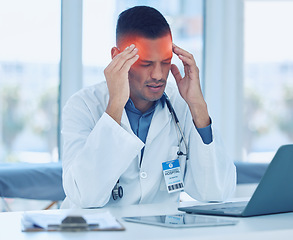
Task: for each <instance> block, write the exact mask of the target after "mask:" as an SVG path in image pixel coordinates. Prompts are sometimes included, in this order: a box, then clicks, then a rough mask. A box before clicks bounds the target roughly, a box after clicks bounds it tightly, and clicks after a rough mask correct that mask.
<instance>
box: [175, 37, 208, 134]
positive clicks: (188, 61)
mask: <svg viewBox="0 0 293 240" xmlns="http://www.w3.org/2000/svg"><path fill="white" fill-rule="evenodd" d="M173 52H174V53H175V54H176V55H177V56H178V57H179V59H180V60H181V61H182V63H183V66H184V77H182V76H181V74H180V71H179V69H178V67H177V66H176V65H175V64H172V65H171V72H172V74H173V76H174V78H175V80H176V83H177V86H178V89H179V92H180V94H181V96H182V98H183V99H184V100H185V101H186V103H187V104H188V106H189V109H190V111H191V114H192V118H193V121H194V124H195V126H196V127H197V128H203V127H206V126H208V125H209V124H210V118H209V114H208V110H207V104H206V102H205V100H204V98H203V94H202V91H201V87H200V80H199V69H198V67H197V65H196V63H195V60H194V57H193V55H192V54H190V53H189V52H187V51H185V50H183V49H182V48H180V47H178V46H176V45H175V44H174V43H173Z"/></svg>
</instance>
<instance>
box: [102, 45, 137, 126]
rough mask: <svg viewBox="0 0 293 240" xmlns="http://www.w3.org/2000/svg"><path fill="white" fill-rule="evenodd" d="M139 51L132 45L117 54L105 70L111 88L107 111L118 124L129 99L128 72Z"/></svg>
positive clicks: (109, 88)
mask: <svg viewBox="0 0 293 240" xmlns="http://www.w3.org/2000/svg"><path fill="white" fill-rule="evenodd" d="M117 50H118V49H117ZM137 51H138V50H137V48H135V45H134V44H132V45H130V46H129V47H127V48H125V50H124V51H123V52H121V53H118V54H116V56H114V57H113V60H112V61H111V63H110V64H109V65H108V66H107V67H106V68H105V70H104V74H105V77H106V81H107V85H108V90H109V102H108V106H107V109H106V113H107V114H108V115H109V116H111V117H112V118H113V119H114V120H115V121H116V122H117V123H118V124H120V123H121V118H122V113H123V109H124V106H125V104H126V103H127V101H128V99H129V95H130V89H129V80H128V72H129V70H130V68H131V66H132V65H133V64H134V63H135V62H136V61H137V60H138V58H139V56H138V55H137Z"/></svg>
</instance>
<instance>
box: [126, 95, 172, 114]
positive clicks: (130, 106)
mask: <svg viewBox="0 0 293 240" xmlns="http://www.w3.org/2000/svg"><path fill="white" fill-rule="evenodd" d="M159 103H161V104H162V107H163V108H164V107H165V103H166V97H165V94H163V95H162V97H161V98H160V99H159V100H156V101H155V103H154V105H153V106H152V107H150V108H149V109H148V110H147V111H146V112H145V113H144V114H148V113H150V112H153V111H154V110H155V108H156V107H157V105H158V104H159ZM125 109H126V110H128V111H131V112H133V113H137V114H141V115H142V112H141V111H139V110H138V109H137V108H136V107H135V106H134V103H133V101H132V100H131V99H130V98H129V99H128V101H127V103H126V105H125ZM144 114H143V115H144Z"/></svg>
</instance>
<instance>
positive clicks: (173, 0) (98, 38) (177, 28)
mask: <svg viewBox="0 0 293 240" xmlns="http://www.w3.org/2000/svg"><path fill="white" fill-rule="evenodd" d="M166 3H167V2H166V1H165V0H159V1H158V0H150V1H146V0H144V1H141V0H134V1H133V0H123V1H121V0H109V1H97V0H84V1H83V85H84V86H86V85H91V84H95V83H97V82H99V81H102V80H103V79H104V73H103V71H104V69H105V67H106V66H107V65H108V64H109V63H110V61H111V55H110V54H111V48H112V47H113V46H115V29H116V22H117V18H118V15H119V13H120V12H122V11H124V10H125V9H127V8H130V7H133V6H136V5H148V6H152V7H154V8H156V9H158V10H159V11H160V12H161V13H162V14H163V15H164V16H165V17H166V19H167V21H168V23H169V24H170V26H171V30H172V34H173V39H174V43H176V44H177V45H178V46H180V47H182V48H184V49H186V50H188V51H189V52H191V53H192V54H193V55H194V56H195V60H196V62H197V65H198V67H199V69H202V64H203V63H202V58H203V1H202V0H196V1H194V0H193V1H192V0H170V1H168V3H167V4H166ZM173 63H175V64H176V65H177V66H178V67H181V70H182V71H183V66H182V64H181V63H180V61H179V59H177V58H176V57H174V58H173ZM171 75H172V74H170V75H169V76H170V77H172V76H171Z"/></svg>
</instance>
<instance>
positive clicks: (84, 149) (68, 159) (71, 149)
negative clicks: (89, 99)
mask: <svg viewBox="0 0 293 240" xmlns="http://www.w3.org/2000/svg"><path fill="white" fill-rule="evenodd" d="M62 135H63V140H64V148H63V159H62V164H63V186H64V190H65V193H66V196H67V197H68V198H69V199H70V201H72V202H73V203H74V204H76V205H77V206H80V207H82V208H88V207H102V206H104V205H105V204H106V203H107V202H108V200H109V198H110V196H111V192H112V189H113V187H114V185H115V184H116V182H117V180H118V179H119V177H120V176H121V174H122V173H123V172H124V171H125V170H126V169H127V168H128V166H129V165H130V163H131V162H132V161H133V159H135V157H136V156H137V155H138V154H139V153H140V151H141V149H142V147H143V146H144V144H143V143H142V142H141V140H140V139H139V138H137V137H136V136H135V135H134V134H131V133H129V132H127V131H126V130H125V129H124V128H122V127H121V126H120V125H119V124H117V122H116V121H114V120H113V119H112V118H111V117H110V116H109V115H108V114H107V113H103V114H102V115H101V117H100V118H99V119H98V121H97V122H95V120H94V118H93V116H92V113H91V111H90V109H89V108H88V106H87V105H86V104H85V103H84V101H83V100H82V99H78V98H75V99H73V100H71V101H69V102H68V104H67V105H66V106H65V108H64V110H63V129H62Z"/></svg>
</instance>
